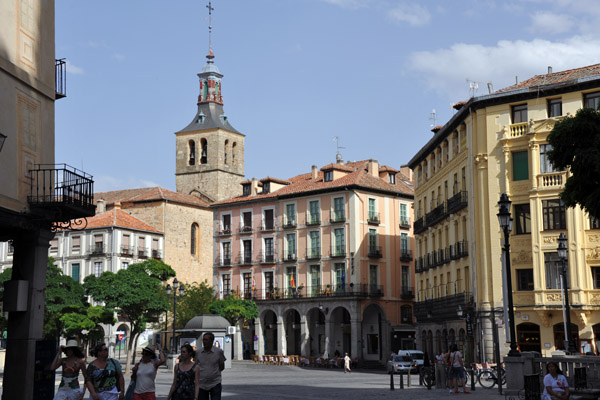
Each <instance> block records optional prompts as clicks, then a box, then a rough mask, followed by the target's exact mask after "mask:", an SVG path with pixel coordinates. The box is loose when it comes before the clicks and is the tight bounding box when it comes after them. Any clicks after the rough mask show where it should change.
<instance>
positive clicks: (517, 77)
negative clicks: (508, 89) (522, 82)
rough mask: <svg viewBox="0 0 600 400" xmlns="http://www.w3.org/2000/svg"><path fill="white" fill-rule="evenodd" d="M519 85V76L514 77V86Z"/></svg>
mask: <svg viewBox="0 0 600 400" xmlns="http://www.w3.org/2000/svg"><path fill="white" fill-rule="evenodd" d="M518 84H519V75H517V76H515V85H518Z"/></svg>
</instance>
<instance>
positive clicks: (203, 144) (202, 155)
mask: <svg viewBox="0 0 600 400" xmlns="http://www.w3.org/2000/svg"><path fill="white" fill-rule="evenodd" d="M200 148H201V150H200V151H201V152H202V153H200V164H206V163H207V162H208V142H207V141H206V139H202V140H200Z"/></svg>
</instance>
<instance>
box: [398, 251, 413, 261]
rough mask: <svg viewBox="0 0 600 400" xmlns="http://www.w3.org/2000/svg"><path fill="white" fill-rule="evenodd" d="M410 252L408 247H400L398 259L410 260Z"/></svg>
mask: <svg viewBox="0 0 600 400" xmlns="http://www.w3.org/2000/svg"><path fill="white" fill-rule="evenodd" d="M412 259H413V257H412V252H411V251H410V250H409V249H400V261H412Z"/></svg>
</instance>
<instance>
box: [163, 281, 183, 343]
mask: <svg viewBox="0 0 600 400" xmlns="http://www.w3.org/2000/svg"><path fill="white" fill-rule="evenodd" d="M177 287H179V297H181V296H183V285H181V286H179V281H178V280H177V278H175V279H173V291H172V292H173V348H172V351H171V353H173V354H176V353H177V343H176V342H175V322H176V320H177ZM170 295H171V285H167V296H170Z"/></svg>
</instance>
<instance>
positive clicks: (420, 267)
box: [415, 257, 429, 274]
mask: <svg viewBox="0 0 600 400" xmlns="http://www.w3.org/2000/svg"><path fill="white" fill-rule="evenodd" d="M427 269H429V268H427ZM427 269H425V259H424V258H423V257H419V258H417V259H416V261H415V273H416V274H420V273H421V272H425V271H427Z"/></svg>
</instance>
